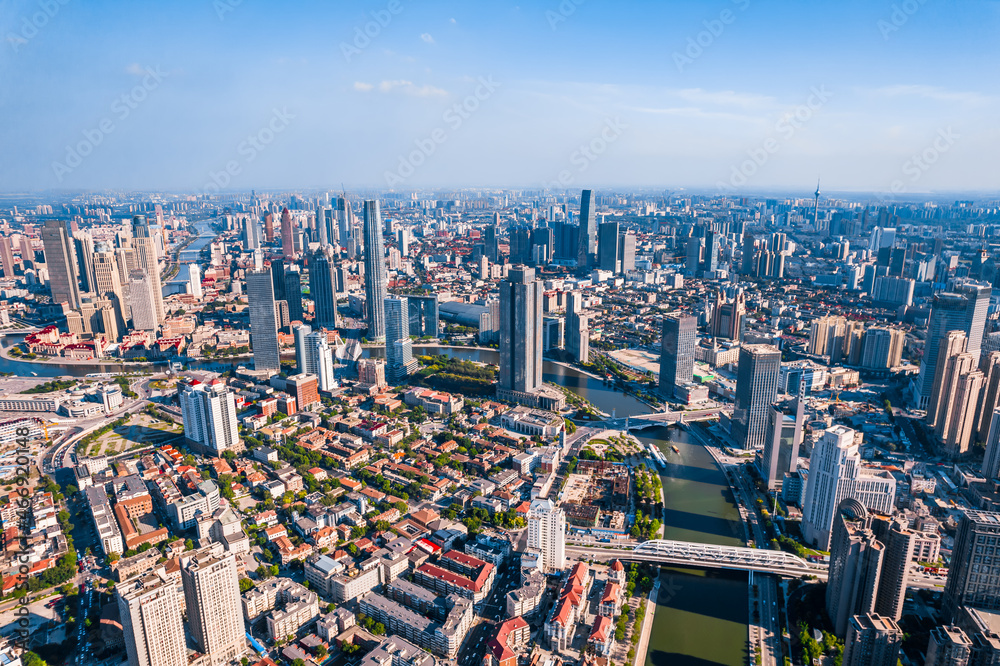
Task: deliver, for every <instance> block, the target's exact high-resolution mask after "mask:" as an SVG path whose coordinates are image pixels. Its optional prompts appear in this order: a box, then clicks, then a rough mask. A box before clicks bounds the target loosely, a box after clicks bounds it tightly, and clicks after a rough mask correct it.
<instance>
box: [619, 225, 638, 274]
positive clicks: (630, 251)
mask: <svg viewBox="0 0 1000 666" xmlns="http://www.w3.org/2000/svg"><path fill="white" fill-rule="evenodd" d="M618 263H619V267H620V272H621V273H628V272H629V271H634V270H635V234H622V235H621V236H620V237H619V243H618Z"/></svg>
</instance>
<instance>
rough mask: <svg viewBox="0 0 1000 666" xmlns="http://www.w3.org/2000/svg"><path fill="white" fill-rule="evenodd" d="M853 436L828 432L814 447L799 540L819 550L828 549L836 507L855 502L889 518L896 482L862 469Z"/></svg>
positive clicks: (840, 428) (848, 431) (846, 430)
mask: <svg viewBox="0 0 1000 666" xmlns="http://www.w3.org/2000/svg"><path fill="white" fill-rule="evenodd" d="M854 435H855V433H854V431H853V430H851V429H850V428H848V427H846V426H842V425H835V426H833V427H831V428H827V430H826V431H824V433H823V436H822V437H821V438H820V439H819V440H818V441H817V442H816V444H815V445H814V446H813V452H812V456H811V457H810V459H809V479H808V481H807V482H806V493H805V499H804V500H803V502H802V536H803V538H804V539H805V541H806V542H807V543H811V544H813V545H814V546H816V547H817V548H819V549H820V550H828V549H829V547H830V534H831V530H832V529H833V521H834V516H835V515H836V511H837V507H839V506H840V503H841V502H843V501H844V500H845V499H850V498H853V499H856V500H858V501H859V502H860V503H861V504H862V505H863V506H865V507H866V508H868V509H873V510H874V511H877V512H878V513H883V514H889V513H891V511H892V506H893V502H894V501H895V495H896V481H895V479H894V478H893V476H892V475H891V474H889V473H888V472H882V471H874V470H867V469H862V467H861V453H860V451H859V450H858V443H857V442H856V441H855V437H854Z"/></svg>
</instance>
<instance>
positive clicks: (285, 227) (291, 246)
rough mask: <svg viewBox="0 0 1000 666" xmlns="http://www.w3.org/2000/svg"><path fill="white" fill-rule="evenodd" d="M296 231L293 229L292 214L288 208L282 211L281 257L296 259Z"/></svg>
mask: <svg viewBox="0 0 1000 666" xmlns="http://www.w3.org/2000/svg"><path fill="white" fill-rule="evenodd" d="M294 238H295V230H294V229H293V228H292V214H291V213H289V212H288V209H287V208H284V209H282V211H281V256H282V257H284V258H285V259H294V258H295V240H294Z"/></svg>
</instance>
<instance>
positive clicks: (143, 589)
mask: <svg viewBox="0 0 1000 666" xmlns="http://www.w3.org/2000/svg"><path fill="white" fill-rule="evenodd" d="M115 596H116V597H117V600H118V613H119V615H120V617H121V623H122V634H123V635H124V638H125V652H126V653H127V654H128V663H129V666H187V663H188V659H187V657H188V655H187V641H186V639H185V636H184V622H183V620H182V619H181V607H182V605H183V599H182V597H181V593H180V590H179V589H178V585H177V583H176V582H175V581H173V580H169V579H167V577H166V574H165V573H163V570H162V569H161V570H160V572H159V573H152V574H148V575H146V576H142V577H140V578H133V579H130V580H128V581H126V582H123V583H120V584H119V585H117V586H116V587H115ZM232 612H233V611H232V610H230V613H232Z"/></svg>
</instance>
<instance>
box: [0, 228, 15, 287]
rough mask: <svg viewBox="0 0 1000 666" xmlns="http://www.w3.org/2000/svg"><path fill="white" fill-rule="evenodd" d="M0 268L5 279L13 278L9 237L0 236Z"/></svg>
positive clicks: (12, 259) (12, 258) (12, 253)
mask: <svg viewBox="0 0 1000 666" xmlns="http://www.w3.org/2000/svg"><path fill="white" fill-rule="evenodd" d="M0 266H2V267H3V276H4V277H5V278H12V277H14V249H13V248H12V247H11V244H10V236H0Z"/></svg>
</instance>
